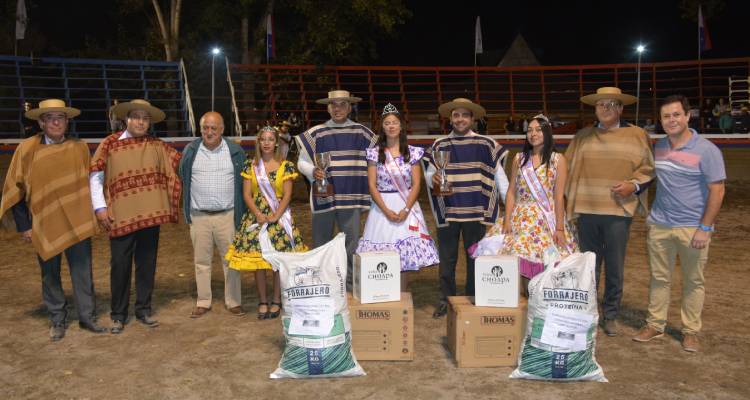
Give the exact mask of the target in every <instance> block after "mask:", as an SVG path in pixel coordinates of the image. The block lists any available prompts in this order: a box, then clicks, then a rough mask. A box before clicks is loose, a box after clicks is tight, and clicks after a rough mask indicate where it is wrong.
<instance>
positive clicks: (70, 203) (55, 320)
mask: <svg viewBox="0 0 750 400" xmlns="http://www.w3.org/2000/svg"><path fill="white" fill-rule="evenodd" d="M80 113H81V111H80V110H77V109H75V108H72V107H67V106H66V105H65V102H64V101H62V100H57V99H49V100H44V101H42V102H40V103H39V108H35V109H33V110H29V111H28V112H26V118H29V119H33V120H37V121H39V127H40V128H41V129H42V133H40V134H37V135H34V136H32V137H30V138H28V139H26V140H24V141H22V142H21V143H20V144H19V145H18V148H17V149H16V152H15V153H14V154H13V159H12V161H11V163H10V167H9V168H8V174H7V175H6V177H5V184H4V185H3V197H2V202H1V203H0V216H2V215H3V214H5V212H7V211H8V210H12V213H13V219H14V220H15V222H16V229H17V230H18V232H20V233H21V238H22V239H23V240H24V241H27V242H31V243H32V244H33V245H34V249H35V250H36V252H37V256H38V260H39V266H40V267H41V269H42V297H43V299H44V304H45V306H46V307H47V311H48V313H49V318H50V322H51V327H50V339H52V341H58V340H60V339H62V338H63V337H64V336H65V329H66V327H67V322H66V318H67V311H66V306H67V302H66V300H65V292H64V291H63V288H62V282H61V279H60V263H61V261H62V253H65V257H66V258H67V260H68V267H69V268H70V279H71V281H72V283H73V298H74V299H75V303H76V309H77V311H78V324H79V326H80V327H81V329H85V330H89V331H91V332H94V333H102V332H105V331H106V329H104V328H102V327H100V326H98V325H97V324H96V314H95V311H96V305H95V295H94V283H93V279H92V273H91V236H93V235H94V233H95V229H96V219H95V218H94V213H93V208H92V206H91V194H90V191H89V182H88V179H87V177H88V170H89V168H88V166H89V159H90V154H89V149H88V146H87V145H86V143H84V142H83V141H81V140H78V139H75V138H69V137H66V135H65V133H66V131H67V128H68V120H69V119H71V118H74V117H76V116H77V115H79V114H80Z"/></svg>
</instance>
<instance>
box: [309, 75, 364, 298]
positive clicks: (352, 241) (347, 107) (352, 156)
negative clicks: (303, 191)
mask: <svg viewBox="0 0 750 400" xmlns="http://www.w3.org/2000/svg"><path fill="white" fill-rule="evenodd" d="M361 100H362V99H361V98H359V97H355V96H352V95H351V94H350V93H349V92H348V91H346V90H333V91H330V92H328V97H326V98H323V99H319V100H317V103H318V104H326V105H327V106H328V114H329V115H330V116H331V119H329V120H328V121H326V122H325V123H323V124H320V125H316V126H313V127H312V128H310V129H308V130H307V131H305V132H304V133H302V134H300V135H298V136H297V137H296V140H297V147H298V148H299V161H298V167H299V170H300V172H302V174H303V175H305V176H306V177H307V179H308V180H309V181H310V182H313V181H314V180H315V179H322V178H323V177H325V176H326V175H325V173H324V172H323V170H321V169H320V168H316V167H315V164H313V162H312V160H313V159H314V157H315V154H317V153H329V154H330V158H331V165H330V166H329V167H328V170H327V173H328V178H327V179H328V180H330V181H331V182H332V183H333V188H334V194H333V196H329V197H316V196H312V195H311V196H310V205H311V207H312V212H313V215H312V231H313V246H315V247H318V246H320V245H323V244H325V243H327V242H328V241H329V240H331V239H332V238H333V228H334V226H335V225H338V228H339V231H341V232H344V233H345V234H346V256H347V266H348V268H347V271H348V273H347V283H349V284H351V279H352V256H353V254H354V251H355V250H356V248H357V242H358V240H359V236H360V234H359V231H360V226H359V225H360V224H359V221H360V213H361V212H362V211H365V210H368V209H369V208H370V190H369V188H368V183H367V159H366V158H365V150H366V149H368V148H369V147H372V146H374V145H375V143H376V142H377V139H378V137H377V135H375V134H373V133H372V131H371V130H370V128H368V127H366V126H364V125H362V124H359V123H356V122H353V121H351V120H350V119H349V118H348V116H349V113H350V112H351V110H352V103H356V102H359V101H361Z"/></svg>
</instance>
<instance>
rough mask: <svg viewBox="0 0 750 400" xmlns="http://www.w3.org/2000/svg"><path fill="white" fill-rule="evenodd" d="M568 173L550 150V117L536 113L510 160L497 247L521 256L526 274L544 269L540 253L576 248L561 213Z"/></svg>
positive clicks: (562, 160)
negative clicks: (520, 147)
mask: <svg viewBox="0 0 750 400" xmlns="http://www.w3.org/2000/svg"><path fill="white" fill-rule="evenodd" d="M567 172H568V168H567V162H566V161H565V157H564V156H563V155H562V154H560V153H558V152H556V151H554V143H553V139H552V127H551V125H550V123H549V120H548V119H547V117H545V116H544V115H541V114H540V115H537V116H535V117H534V118H532V120H531V122H530V123H529V127H528V131H527V133H526V143H525V144H524V147H523V150H522V151H521V152H520V153H518V154H516V157H515V158H514V159H513V167H512V172H511V179H510V187H509V188H508V195H507V197H506V199H505V219H504V221H503V233H505V239H504V242H503V249H502V250H501V254H515V255H518V256H519V257H520V264H521V265H520V267H521V275H522V276H523V277H525V278H526V279H531V278H533V277H534V275H536V274H538V273H539V272H541V271H543V270H544V265H543V264H542V261H543V255H544V253H545V252H553V253H554V252H557V253H558V254H559V255H560V257H561V258H563V257H566V256H567V255H569V254H570V253H573V252H576V251H578V245H577V243H576V239H575V236H574V235H573V233H572V232H571V230H570V227H569V226H568V224H567V222H566V218H565V204H564V199H563V193H564V190H565V179H566V177H567ZM525 282H526V281H525Z"/></svg>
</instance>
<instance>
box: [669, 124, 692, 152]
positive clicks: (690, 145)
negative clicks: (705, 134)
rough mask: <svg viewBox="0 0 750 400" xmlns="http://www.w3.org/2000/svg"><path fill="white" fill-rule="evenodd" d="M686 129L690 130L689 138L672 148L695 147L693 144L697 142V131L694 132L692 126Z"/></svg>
mask: <svg viewBox="0 0 750 400" xmlns="http://www.w3.org/2000/svg"><path fill="white" fill-rule="evenodd" d="M688 129H689V130H690V139H689V140H688V141H687V142H686V143H685V144H684V145H682V146H681V147H679V148H675V149H672V150H682V149H692V148H693V147H695V144H696V143H698V137H699V136H698V132H696V131H695V129H693V128H688Z"/></svg>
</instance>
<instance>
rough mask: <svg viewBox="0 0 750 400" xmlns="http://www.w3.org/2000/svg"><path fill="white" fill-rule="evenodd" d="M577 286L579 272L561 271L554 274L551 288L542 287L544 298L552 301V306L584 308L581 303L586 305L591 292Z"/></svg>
mask: <svg viewBox="0 0 750 400" xmlns="http://www.w3.org/2000/svg"><path fill="white" fill-rule="evenodd" d="M577 287H578V273H577V272H576V271H571V270H564V271H560V272H558V273H556V274H554V275H552V287H551V288H542V299H543V300H544V301H548V302H552V303H550V304H549V306H550V307H555V308H562V309H576V310H582V309H583V306H581V304H583V305H586V304H588V302H589V292H588V291H586V290H580V289H576V288H577ZM557 302H564V303H568V304H561V303H557Z"/></svg>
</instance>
